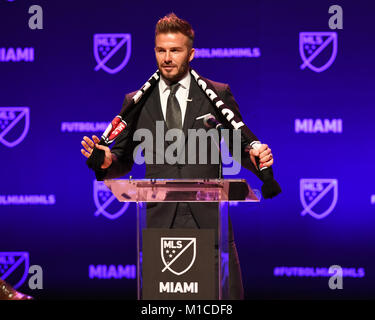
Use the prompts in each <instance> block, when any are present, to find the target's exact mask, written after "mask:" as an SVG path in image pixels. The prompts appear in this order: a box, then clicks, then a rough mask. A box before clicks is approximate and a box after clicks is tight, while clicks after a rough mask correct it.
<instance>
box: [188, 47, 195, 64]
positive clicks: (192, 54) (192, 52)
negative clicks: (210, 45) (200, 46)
mask: <svg viewBox="0 0 375 320" xmlns="http://www.w3.org/2000/svg"><path fill="white" fill-rule="evenodd" d="M194 55H195V49H194V48H191V49H190V52H189V62H190V61H191V60H193V59H194Z"/></svg>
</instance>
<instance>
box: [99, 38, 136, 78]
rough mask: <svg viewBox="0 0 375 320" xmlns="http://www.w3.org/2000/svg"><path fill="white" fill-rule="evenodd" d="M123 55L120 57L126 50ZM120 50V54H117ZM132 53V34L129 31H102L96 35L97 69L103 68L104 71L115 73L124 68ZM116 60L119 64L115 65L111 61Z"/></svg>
mask: <svg viewBox="0 0 375 320" xmlns="http://www.w3.org/2000/svg"><path fill="white" fill-rule="evenodd" d="M124 46H125V53H124V56H123V57H120V58H119V57H118V56H119V54H120V52H121V54H122V52H123V51H124V50H120V49H122V47H124ZM117 52H118V54H116V53H117ZM130 54H131V35H130V34H129V33H106V34H104V33H102V34H95V35H94V56H95V60H96V62H97V63H98V64H97V65H96V67H95V71H98V70H100V69H103V70H104V71H106V72H108V73H110V74H114V73H117V72H119V71H120V70H122V69H123V68H124V67H125V66H126V65H127V63H128V61H129V59H130ZM110 60H112V62H113V61H114V60H116V61H117V62H118V65H117V66H116V65H115V66H113V65H111V63H110Z"/></svg>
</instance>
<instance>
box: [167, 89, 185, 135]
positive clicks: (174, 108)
mask: <svg viewBox="0 0 375 320" xmlns="http://www.w3.org/2000/svg"><path fill="white" fill-rule="evenodd" d="M179 85H180V84H179V83H175V84H172V85H171V86H170V88H171V92H170V93H169V96H168V101H167V112H166V122H167V126H168V129H175V128H177V129H182V116H181V108H180V104H179V103H178V100H177V98H176V92H177V89H178V86H179Z"/></svg>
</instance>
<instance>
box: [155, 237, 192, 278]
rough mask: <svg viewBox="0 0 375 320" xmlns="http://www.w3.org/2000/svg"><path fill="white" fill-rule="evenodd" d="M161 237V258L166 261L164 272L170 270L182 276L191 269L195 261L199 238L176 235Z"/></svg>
mask: <svg viewBox="0 0 375 320" xmlns="http://www.w3.org/2000/svg"><path fill="white" fill-rule="evenodd" d="M160 239H161V247H160V248H161V259H162V261H163V263H164V268H163V270H162V272H164V271H166V270H169V271H170V272H172V273H173V274H175V275H177V276H180V275H182V274H184V273H186V272H187V271H189V269H190V268H191V267H192V265H193V264H194V262H195V258H196V254H197V239H196V238H176V237H162V238H160ZM189 249H190V250H189ZM182 260H183V262H182Z"/></svg>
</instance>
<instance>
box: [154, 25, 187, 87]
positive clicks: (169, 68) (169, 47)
mask: <svg viewBox="0 0 375 320" xmlns="http://www.w3.org/2000/svg"><path fill="white" fill-rule="evenodd" d="M155 55H156V62H157V64H158V68H159V70H160V72H161V74H162V75H163V77H164V78H165V79H166V80H167V81H169V82H178V81H179V80H181V79H182V78H183V77H184V76H185V74H186V72H187V71H188V69H189V62H190V61H191V60H193V58H194V48H190V47H189V38H188V37H187V36H185V35H184V34H182V33H180V32H178V33H160V34H158V35H157V36H156V38H155Z"/></svg>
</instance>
